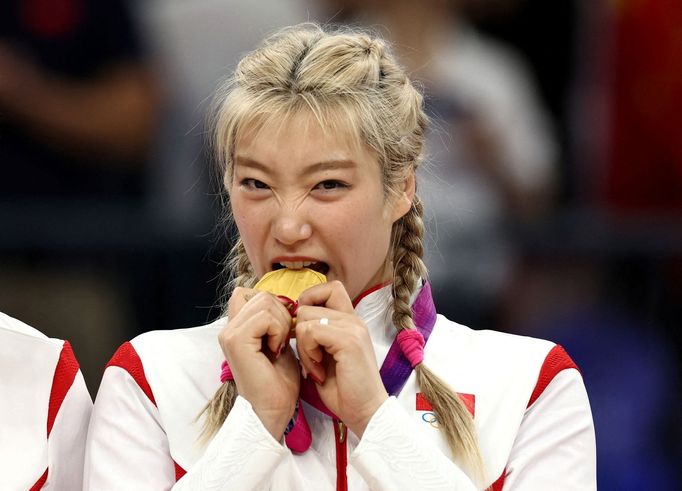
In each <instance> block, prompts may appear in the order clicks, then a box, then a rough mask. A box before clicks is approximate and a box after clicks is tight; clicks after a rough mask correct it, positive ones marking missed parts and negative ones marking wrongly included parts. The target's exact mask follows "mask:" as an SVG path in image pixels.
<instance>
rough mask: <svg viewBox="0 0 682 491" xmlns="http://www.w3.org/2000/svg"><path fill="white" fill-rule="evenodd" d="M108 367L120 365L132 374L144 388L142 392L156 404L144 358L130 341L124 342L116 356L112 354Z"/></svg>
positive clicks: (136, 381)
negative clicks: (145, 372) (148, 380)
mask: <svg viewBox="0 0 682 491" xmlns="http://www.w3.org/2000/svg"><path fill="white" fill-rule="evenodd" d="M108 367H120V368H122V369H124V370H125V371H126V372H128V373H129V374H130V376H131V377H133V380H135V383H137V385H138V386H139V387H140V389H142V392H144V393H145V395H146V396H147V398H149V400H150V401H152V404H154V405H155V406H156V400H155V399H154V394H153V393H152V388H151V387H150V386H149V382H147V377H146V376H145V374H144V367H143V366H142V360H140V356H139V355H138V354H137V351H135V348H133V345H132V344H130V342H126V343H123V344H122V345H121V347H120V348H118V349H117V350H116V353H114V356H112V357H111V360H109V363H107V368H108Z"/></svg>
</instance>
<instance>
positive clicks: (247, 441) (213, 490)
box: [173, 397, 305, 491]
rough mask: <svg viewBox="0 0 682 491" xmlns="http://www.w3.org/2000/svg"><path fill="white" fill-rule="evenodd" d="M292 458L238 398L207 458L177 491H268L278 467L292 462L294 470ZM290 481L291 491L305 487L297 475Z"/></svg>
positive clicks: (190, 472) (207, 451)
mask: <svg viewBox="0 0 682 491" xmlns="http://www.w3.org/2000/svg"><path fill="white" fill-rule="evenodd" d="M292 458H293V456H292V454H291V451H290V450H289V449H287V448H286V447H284V446H283V445H281V444H280V443H279V442H277V441H276V440H275V439H274V438H273V437H272V435H271V434H270V433H269V432H268V431H267V430H266V429H265V427H264V426H263V424H262V423H261V421H260V419H259V418H258V416H257V415H256V413H255V412H254V411H253V409H252V408H251V405H250V404H249V402H248V401H246V400H245V399H243V398H242V397H237V400H236V402H235V405H234V407H233V408H232V411H230V414H229V415H228V417H227V419H226V420H225V423H223V426H222V427H221V428H220V429H219V430H218V433H216V435H215V437H214V438H213V440H212V441H211V443H210V444H209V445H208V447H207V448H206V452H205V453H204V455H203V456H202V457H201V458H200V459H199V461H197V463H196V464H195V465H194V466H192V469H191V470H190V471H189V472H188V473H187V474H186V475H185V476H184V477H183V478H182V479H180V481H178V483H177V484H176V486H175V487H174V488H173V490H174V491H188V490H197V491H199V490H203V491H219V490H234V489H249V490H261V489H268V488H269V487H270V482H271V480H272V478H273V475H274V474H275V473H276V471H277V468H278V466H280V465H281V464H282V463H283V462H284V461H288V463H289V464H290V465H291V468H293V467H294V464H293V460H292ZM287 467H290V466H287ZM287 480H288V481H290V485H291V489H304V487H305V486H304V483H303V482H302V480H300V476H298V474H297V473H295V472H289V473H287ZM296 480H298V481H299V483H298V485H297V484H296V483H295V482H294V481H296Z"/></svg>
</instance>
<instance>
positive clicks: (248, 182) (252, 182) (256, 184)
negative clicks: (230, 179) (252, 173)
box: [239, 177, 270, 191]
mask: <svg viewBox="0 0 682 491" xmlns="http://www.w3.org/2000/svg"><path fill="white" fill-rule="evenodd" d="M239 185H240V186H244V187H245V188H247V189H249V190H253V191H255V190H259V189H270V188H269V186H268V185H267V184H265V183H264V182H263V181H259V180H258V179H253V178H251V177H249V178H246V179H242V180H241V181H240V182H239Z"/></svg>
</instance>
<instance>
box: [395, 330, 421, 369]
mask: <svg viewBox="0 0 682 491" xmlns="http://www.w3.org/2000/svg"><path fill="white" fill-rule="evenodd" d="M398 344H399V345H400V350H401V351H402V352H403V354H404V355H405V358H407V360H408V361H409V362H410V365H412V368H414V367H416V366H417V365H419V364H420V363H421V362H422V361H424V344H425V341H424V336H422V334H421V333H420V332H419V331H417V330H416V329H403V330H401V331H400V332H399V333H398Z"/></svg>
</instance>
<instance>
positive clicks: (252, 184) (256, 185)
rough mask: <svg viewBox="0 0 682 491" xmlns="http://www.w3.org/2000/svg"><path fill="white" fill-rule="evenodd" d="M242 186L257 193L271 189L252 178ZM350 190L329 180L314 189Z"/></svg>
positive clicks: (340, 183)
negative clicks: (257, 191)
mask: <svg viewBox="0 0 682 491" xmlns="http://www.w3.org/2000/svg"><path fill="white" fill-rule="evenodd" d="M239 184H240V185H241V186H244V187H245V188H247V189H248V190H251V191H256V190H261V189H270V187H269V186H268V185H267V184H265V183H264V182H263V181H259V180H258V179H253V178H251V177H249V178H246V179H242V180H241V181H240V183H239ZM329 185H333V186H334V187H327V186H329ZM346 188H348V184H346V183H344V182H341V181H337V180H335V179H328V180H326V181H322V182H319V183H317V184H316V185H315V186H314V187H313V189H319V190H322V191H336V190H338V189H346Z"/></svg>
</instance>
